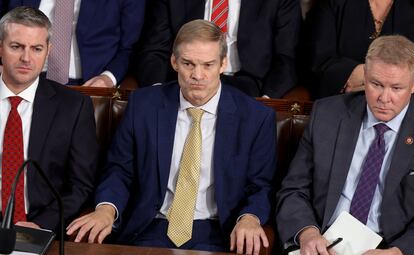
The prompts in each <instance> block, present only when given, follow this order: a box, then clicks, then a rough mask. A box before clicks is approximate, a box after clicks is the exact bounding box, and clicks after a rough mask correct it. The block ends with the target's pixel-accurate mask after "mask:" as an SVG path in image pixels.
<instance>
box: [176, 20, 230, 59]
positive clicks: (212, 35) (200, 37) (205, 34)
mask: <svg viewBox="0 0 414 255" xmlns="http://www.w3.org/2000/svg"><path fill="white" fill-rule="evenodd" d="M193 41H205V42H218V43H219V44H220V60H223V59H224V57H226V54H227V43H226V35H225V34H224V33H223V32H222V31H221V30H220V28H219V27H218V26H217V25H216V24H214V23H212V22H209V21H207V20H202V19H196V20H193V21H190V22H188V23H186V24H184V25H183V26H182V27H181V28H180V30H179V31H178V34H177V36H176V37H175V41H174V45H173V54H174V56H175V57H179V55H180V53H179V47H180V45H181V44H183V43H188V42H193Z"/></svg>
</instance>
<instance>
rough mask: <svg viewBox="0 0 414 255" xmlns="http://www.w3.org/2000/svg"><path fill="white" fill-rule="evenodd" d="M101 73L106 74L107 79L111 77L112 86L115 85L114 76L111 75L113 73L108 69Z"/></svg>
mask: <svg viewBox="0 0 414 255" xmlns="http://www.w3.org/2000/svg"><path fill="white" fill-rule="evenodd" d="M101 75H106V76H108V77H109V79H111V81H112V83H113V84H114V87H116V78H115V76H114V75H113V73H111V72H110V71H108V70H106V71H104V72H103V73H101Z"/></svg>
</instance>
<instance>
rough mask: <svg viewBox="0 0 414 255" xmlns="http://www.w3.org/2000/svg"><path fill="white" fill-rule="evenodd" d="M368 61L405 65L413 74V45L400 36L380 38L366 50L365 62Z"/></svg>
mask: <svg viewBox="0 0 414 255" xmlns="http://www.w3.org/2000/svg"><path fill="white" fill-rule="evenodd" d="M370 60H380V61H382V62H384V63H386V64H391V65H396V66H405V65H406V66H407V67H408V69H409V70H410V71H413V72H414V43H413V42H412V41H410V40H408V39H407V38H406V37H404V36H401V35H387V36H380V37H378V38H377V39H375V40H374V41H373V42H372V43H371V45H370V46H369V48H368V52H367V55H366V57H365V62H366V63H367V62H368V61H370Z"/></svg>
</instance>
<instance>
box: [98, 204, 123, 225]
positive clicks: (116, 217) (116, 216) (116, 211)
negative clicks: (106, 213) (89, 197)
mask: <svg viewBox="0 0 414 255" xmlns="http://www.w3.org/2000/svg"><path fill="white" fill-rule="evenodd" d="M101 205H110V206H112V207H113V208H114V209H115V219H114V222H115V221H116V220H117V219H118V215H119V213H118V208H116V206H115V205H114V204H112V203H111V202H101V203H99V204H97V205H96V206H95V210H96V208H98V206H101Z"/></svg>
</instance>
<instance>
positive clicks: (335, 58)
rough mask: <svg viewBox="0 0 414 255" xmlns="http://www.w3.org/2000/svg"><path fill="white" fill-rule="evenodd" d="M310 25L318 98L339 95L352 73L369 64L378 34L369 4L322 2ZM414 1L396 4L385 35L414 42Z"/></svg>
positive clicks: (398, 0)
mask: <svg viewBox="0 0 414 255" xmlns="http://www.w3.org/2000/svg"><path fill="white" fill-rule="evenodd" d="M315 2H316V6H315V7H314V8H313V9H312V10H311V11H310V12H309V13H308V16H307V23H308V24H306V33H307V36H306V37H307V39H306V40H307V50H306V51H307V53H308V54H309V60H310V61H309V63H308V65H309V66H308V68H311V69H312V72H313V74H314V77H315V81H314V82H315V84H313V85H312V86H313V87H312V88H311V89H312V90H314V92H315V96H316V97H325V96H329V95H334V94H338V93H339V91H340V90H341V89H342V87H343V86H344V85H345V83H346V81H347V80H348V77H349V76H350V75H351V73H352V70H353V69H354V68H355V67H356V66H357V65H358V64H362V63H364V62H365V55H366V53H367V50H368V46H369V45H370V43H371V42H372V40H371V39H369V37H370V36H371V35H372V33H373V32H374V31H375V26H374V20H373V18H372V14H371V9H370V7H369V3H368V1H360V0H319V1H315ZM413 12H414V1H413V0H394V4H393V6H392V8H391V10H390V12H389V14H388V16H387V18H386V20H385V23H384V26H383V28H382V32H381V35H391V34H399V35H404V36H406V37H408V38H409V39H410V40H414V27H413V26H412V24H414V15H413Z"/></svg>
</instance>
